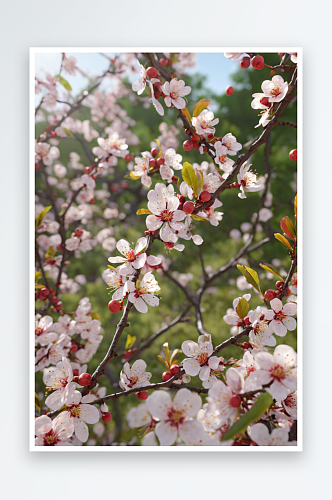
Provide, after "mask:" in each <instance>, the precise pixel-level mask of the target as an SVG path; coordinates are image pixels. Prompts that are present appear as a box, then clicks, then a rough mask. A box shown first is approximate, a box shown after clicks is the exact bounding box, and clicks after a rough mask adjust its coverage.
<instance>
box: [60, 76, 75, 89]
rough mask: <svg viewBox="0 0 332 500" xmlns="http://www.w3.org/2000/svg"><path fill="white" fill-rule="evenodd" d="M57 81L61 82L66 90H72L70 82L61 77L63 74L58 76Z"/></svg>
mask: <svg viewBox="0 0 332 500" xmlns="http://www.w3.org/2000/svg"><path fill="white" fill-rule="evenodd" d="M59 82H60V83H61V85H62V86H63V87H64V88H65V89H66V90H73V89H72V88H71V85H70V83H69V82H68V81H67V80H66V79H65V78H63V76H60V77H59Z"/></svg>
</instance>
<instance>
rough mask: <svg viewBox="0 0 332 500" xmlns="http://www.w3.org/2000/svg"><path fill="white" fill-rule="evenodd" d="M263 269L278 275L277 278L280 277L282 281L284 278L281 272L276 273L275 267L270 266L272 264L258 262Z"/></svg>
mask: <svg viewBox="0 0 332 500" xmlns="http://www.w3.org/2000/svg"><path fill="white" fill-rule="evenodd" d="M259 265H260V266H261V267H262V268H263V269H265V271H268V272H269V273H271V274H274V275H275V276H278V277H279V278H281V279H282V281H284V278H283V277H282V276H281V274H279V273H278V271H277V269H276V268H275V267H274V266H272V264H266V265H265V264H259Z"/></svg>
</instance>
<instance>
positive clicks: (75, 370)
mask: <svg viewBox="0 0 332 500" xmlns="http://www.w3.org/2000/svg"><path fill="white" fill-rule="evenodd" d="M78 374H79V371H78V368H74V370H73V375H74V377H78Z"/></svg>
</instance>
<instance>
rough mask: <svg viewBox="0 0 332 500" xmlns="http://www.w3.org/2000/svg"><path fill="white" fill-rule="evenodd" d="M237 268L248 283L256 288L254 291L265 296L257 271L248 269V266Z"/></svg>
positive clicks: (238, 265) (238, 266)
mask: <svg viewBox="0 0 332 500" xmlns="http://www.w3.org/2000/svg"><path fill="white" fill-rule="evenodd" d="M236 267H237V268H238V270H239V271H240V273H242V274H243V276H244V277H245V279H246V280H247V282H248V283H249V284H250V285H252V286H253V287H254V289H255V290H257V292H259V293H260V294H261V295H262V296H263V295H264V294H263V290H262V288H261V285H260V283H259V278H258V274H257V273H256V271H254V270H253V269H251V268H250V267H247V266H246V267H245V268H244V267H243V266H241V265H240V264H237V266H236Z"/></svg>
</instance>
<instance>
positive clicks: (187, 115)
mask: <svg viewBox="0 0 332 500" xmlns="http://www.w3.org/2000/svg"><path fill="white" fill-rule="evenodd" d="M181 111H182V113H183V114H184V116H185V117H186V118H187V120H188V122H189V124H191V116H190V113H189V111H188V110H187V108H182V109H181Z"/></svg>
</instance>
